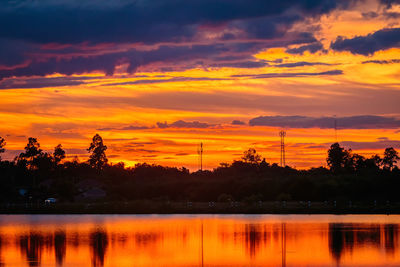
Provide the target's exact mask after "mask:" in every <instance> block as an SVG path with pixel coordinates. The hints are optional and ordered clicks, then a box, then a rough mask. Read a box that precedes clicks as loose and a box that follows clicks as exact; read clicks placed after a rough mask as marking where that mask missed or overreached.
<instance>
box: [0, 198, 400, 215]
mask: <svg viewBox="0 0 400 267" xmlns="http://www.w3.org/2000/svg"><path fill="white" fill-rule="evenodd" d="M0 214H2V215H7V214H8V215H12V214H38V215H39V214H138V215H139V214H331V215H348V214H366V215H368V214H371V215H372V214H385V215H389V214H391V215H395V214H400V203H390V204H386V203H385V204H380V205H379V204H377V205H374V204H372V205H371V203H370V202H355V203H354V204H353V203H352V204H351V205H349V204H348V203H338V204H337V205H336V206H334V205H332V204H331V203H327V202H310V204H309V203H308V202H297V201H296V202H295V201H293V202H276V201H275V202H259V203H243V202H232V203H215V202H158V201H148V200H141V201H133V202H102V203H99V202H97V203H56V204H33V203H25V204H11V203H9V204H0Z"/></svg>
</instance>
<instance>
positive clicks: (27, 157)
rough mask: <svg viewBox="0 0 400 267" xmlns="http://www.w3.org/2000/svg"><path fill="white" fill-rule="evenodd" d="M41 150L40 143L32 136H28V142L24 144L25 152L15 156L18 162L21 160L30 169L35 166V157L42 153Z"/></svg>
mask: <svg viewBox="0 0 400 267" xmlns="http://www.w3.org/2000/svg"><path fill="white" fill-rule="evenodd" d="M42 153H43V151H42V149H41V148H40V144H39V142H38V141H37V139H36V138H34V137H29V138H28V144H26V146H25V152H22V153H21V154H19V156H18V157H17V161H18V163H21V162H23V163H24V164H26V165H27V166H28V167H29V168H30V169H35V168H36V165H37V164H36V163H37V159H38V158H39V157H40V156H41V155H42Z"/></svg>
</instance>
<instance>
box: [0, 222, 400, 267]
mask: <svg viewBox="0 0 400 267" xmlns="http://www.w3.org/2000/svg"><path fill="white" fill-rule="evenodd" d="M399 225H400V216H395V215H390V216H386V215H343V216H337V215H193V216H192V215H143V216H141V215H0V266H2V267H3V266H4V267H7V266H18V267H19V266H116V267H123V266H182V267H188V266H241V267H243V266H249V267H250V266H252V267H254V266H319V267H321V266H375V267H376V266H400V249H399V245H400V243H399V242H400V240H399Z"/></svg>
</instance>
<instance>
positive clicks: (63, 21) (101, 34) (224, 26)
mask: <svg viewBox="0 0 400 267" xmlns="http://www.w3.org/2000/svg"><path fill="white" fill-rule="evenodd" d="M355 1H356V0H353V1H347V0H339V1H338V0H286V1H265V0H254V1H252V2H251V3H249V2H248V1H247V0H234V1H232V0H192V1H186V0H153V1H146V0H116V1H103V0H98V1H89V2H88V1H78V0H70V1H66V0H59V1H55V0H54V1H53V0H42V1H23V0H20V1H18V0H16V1H3V2H2V4H1V6H0V25H3V27H0V36H1V40H0V79H2V78H5V77H12V76H17V77H18V76H33V75H39V76H45V75H48V74H52V73H61V74H65V75H71V74H80V73H85V72H92V71H102V72H104V73H106V74H107V75H112V74H113V72H114V68H115V66H116V65H120V64H121V63H127V64H128V65H129V67H128V72H130V73H132V72H135V71H136V70H137V68H138V67H142V66H146V65H148V64H152V63H164V64H167V63H168V62H171V61H173V62H178V63H181V64H175V65H174V66H168V67H166V66H164V67H163V68H160V69H161V70H167V69H168V70H176V69H179V68H182V66H183V69H185V68H186V69H187V68H193V67H196V64H195V63H194V62H193V60H195V59H197V60H203V61H204V62H203V63H202V64H203V67H205V68H207V67H234V68H258V67H263V66H266V65H267V63H266V62H262V61H256V60H255V59H254V58H253V57H252V55H253V54H254V53H257V52H258V51H261V50H262V49H266V48H269V47H278V46H287V45H293V44H298V45H303V46H302V47H300V48H298V49H299V50H298V52H297V53H301V51H303V50H304V51H310V52H313V51H317V50H316V49H318V40H316V39H315V37H314V36H313V33H312V32H296V31H293V30H291V28H292V26H293V24H294V23H296V22H299V21H302V20H304V19H307V18H309V17H318V16H320V15H322V14H326V13H327V12H330V11H332V10H333V9H337V8H347V7H348V6H349V5H351V4H352V3H353V2H355ZM207 33H212V34H211V35H212V36H216V37H213V38H212V39H210V40H207V38H204V36H208V35H207ZM277 38H278V39H279V40H277ZM196 42H197V43H199V42H203V43H204V42H205V43H207V42H209V44H208V45H207V44H204V45H193V44H194V43H196ZM218 42H220V44H218ZM178 43H179V45H182V44H183V45H182V46H181V47H179V48H178V47H174V48H172V47H173V45H172V46H171V44H178ZM120 44H130V45H135V48H132V47H133V46H131V47H130V48H125V49H120V48H118V45H120ZM160 44H164V45H161V46H160ZM308 44H310V45H309V46H307V45H308ZM143 45H154V47H151V48H150V49H149V48H148V47H147V48H146V49H140V47H141V46H143ZM102 46H103V48H102ZM88 47H91V49H88ZM113 49H114V50H113ZM5 51H6V52H5ZM292 52H295V50H293V51H292ZM61 56H62V57H61ZM217 56H222V57H224V56H225V57H232V58H234V57H240V59H237V60H235V61H229V60H228V61H220V60H218V59H217ZM23 63H24V64H25V65H23V66H21V64H23ZM198 63H201V62H198ZM197 65H198V64H197ZM2 66H3V67H2ZM4 66H7V67H6V68H4Z"/></svg>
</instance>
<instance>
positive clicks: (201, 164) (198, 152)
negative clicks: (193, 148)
mask: <svg viewBox="0 0 400 267" xmlns="http://www.w3.org/2000/svg"><path fill="white" fill-rule="evenodd" d="M197 154H199V165H200V166H199V167H200V171H203V143H202V142H200V145H199V147H198V149H197Z"/></svg>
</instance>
